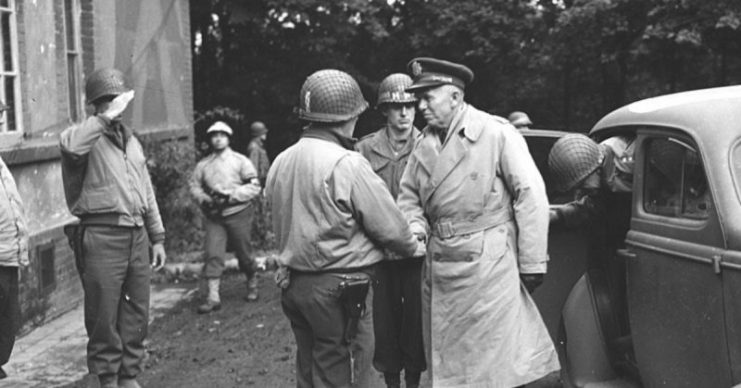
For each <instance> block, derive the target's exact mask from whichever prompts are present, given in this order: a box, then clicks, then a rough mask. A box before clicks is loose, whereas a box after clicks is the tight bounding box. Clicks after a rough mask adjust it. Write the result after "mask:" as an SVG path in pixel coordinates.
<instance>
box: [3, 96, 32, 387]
mask: <svg viewBox="0 0 741 388" xmlns="http://www.w3.org/2000/svg"><path fill="white" fill-rule="evenodd" d="M7 109H8V106H6V105H5V104H4V103H2V101H0V122H2V121H1V120H2V116H4V113H5V111H6V110H7ZM27 265H28V226H27V222H26V215H25V213H24V210H23V202H22V201H21V196H20V195H19V194H18V188H17V187H16V185H15V180H14V179H13V175H12V174H11V173H10V170H8V166H6V165H5V162H4V161H3V160H2V158H0V379H4V378H5V377H7V375H6V374H5V371H4V370H3V368H2V366H3V365H5V364H6V363H7V362H8V360H9V359H10V354H11V353H12V351H13V345H14V344H15V334H16V332H17V331H18V323H19V321H20V315H21V312H20V305H19V303H18V273H19V270H20V267H25V266H27Z"/></svg>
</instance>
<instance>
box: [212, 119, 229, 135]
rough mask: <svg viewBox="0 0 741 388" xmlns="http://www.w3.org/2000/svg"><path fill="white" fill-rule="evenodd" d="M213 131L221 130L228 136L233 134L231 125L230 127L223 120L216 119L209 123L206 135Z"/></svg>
mask: <svg viewBox="0 0 741 388" xmlns="http://www.w3.org/2000/svg"><path fill="white" fill-rule="evenodd" d="M214 132H223V133H226V134H227V135H229V136H231V135H232V134H233V132H232V127H230V126H229V125H228V124H227V123H225V122H223V121H217V122H215V123H213V124H211V126H210V127H208V129H207V130H206V134H207V135H211V134H212V133H214Z"/></svg>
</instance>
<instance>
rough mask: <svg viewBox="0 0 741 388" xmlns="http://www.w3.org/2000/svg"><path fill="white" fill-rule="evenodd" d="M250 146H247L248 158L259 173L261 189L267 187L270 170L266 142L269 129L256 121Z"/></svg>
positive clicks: (252, 127) (252, 129)
mask: <svg viewBox="0 0 741 388" xmlns="http://www.w3.org/2000/svg"><path fill="white" fill-rule="evenodd" d="M250 137H251V140H250V144H248V145H247V156H248V157H249V158H250V161H251V162H252V165H253V166H255V170H256V171H257V178H258V179H259V180H260V187H265V180H266V179H267V177H268V170H269V169H270V160H269V159H268V153H267V152H266V151H265V140H266V139H267V137H268V128H267V127H266V126H265V124H263V123H262V122H261V121H255V122H254V123H252V125H250Z"/></svg>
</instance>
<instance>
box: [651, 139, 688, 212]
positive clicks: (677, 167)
mask: <svg viewBox="0 0 741 388" xmlns="http://www.w3.org/2000/svg"><path fill="white" fill-rule="evenodd" d="M646 149H647V154H646V155H647V158H646V160H647V163H646V180H645V184H644V190H645V203H644V208H645V210H646V211H647V212H649V213H653V214H659V215H663V216H676V215H678V214H679V213H680V204H681V202H680V201H679V200H678V199H679V196H680V193H681V183H682V169H681V162H682V151H683V150H682V146H681V145H679V144H676V143H673V142H670V141H668V140H666V139H654V140H651V141H650V143H649V144H648V147H647V148H646Z"/></svg>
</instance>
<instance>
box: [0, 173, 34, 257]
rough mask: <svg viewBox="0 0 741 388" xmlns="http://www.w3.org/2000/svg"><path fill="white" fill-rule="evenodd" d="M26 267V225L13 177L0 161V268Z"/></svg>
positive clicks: (21, 203)
mask: <svg viewBox="0 0 741 388" xmlns="http://www.w3.org/2000/svg"><path fill="white" fill-rule="evenodd" d="M19 265H20V266H26V265H28V225H27V224H26V215H25V212H24V210H23V202H22V201H21V196H20V195H19V194H18V188H17V187H16V185H15V180H14V179H13V175H12V174H11V173H10V170H9V169H8V166H6V165H5V162H4V161H3V160H2V159H0V266H2V267H18V266H19Z"/></svg>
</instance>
